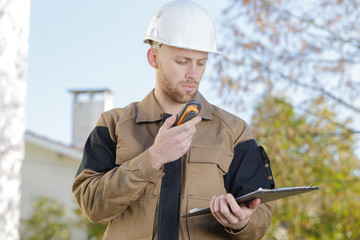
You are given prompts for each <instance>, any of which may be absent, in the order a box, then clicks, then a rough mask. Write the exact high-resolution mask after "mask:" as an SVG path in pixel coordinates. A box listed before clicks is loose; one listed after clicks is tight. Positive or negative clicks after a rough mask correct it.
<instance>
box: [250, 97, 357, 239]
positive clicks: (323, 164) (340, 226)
mask: <svg viewBox="0 0 360 240" xmlns="http://www.w3.org/2000/svg"><path fill="white" fill-rule="evenodd" d="M309 112H310V111H309ZM311 113H313V114H314V115H310V114H298V113H296V112H295V111H294V109H293V107H292V106H291V105H290V104H289V103H288V102H286V101H285V100H284V99H278V98H271V97H268V98H266V100H265V102H264V103H263V104H260V105H259V106H258V107H257V109H256V112H255V114H254V117H253V121H252V129H253V132H254V135H255V138H256V139H258V140H259V144H261V145H263V146H264V147H265V150H266V151H267V153H268V155H269V157H270V159H271V167H272V171H273V174H274V176H275V182H276V185H277V187H286V186H304V185H305V186H306V185H309V184H311V183H313V184H314V185H316V186H320V187H322V189H321V190H320V191H317V192H314V193H308V194H304V195H300V196H296V197H290V198H287V199H282V200H278V201H277V202H276V209H275V211H274V215H273V221H272V225H271V227H270V229H269V232H268V234H267V238H266V239H360V221H359V219H360V201H359V200H360V197H359V196H360V177H359V175H358V171H359V170H360V167H359V159H358V158H356V156H355V153H354V147H353V146H354V133H353V132H351V131H349V130H347V129H345V128H344V127H343V126H342V125H341V124H338V123H336V121H335V120H334V119H335V117H336V115H335V113H333V112H331V111H329V110H328V109H327V108H326V107H324V103H323V102H322V101H317V102H313V104H312V107H311Z"/></svg>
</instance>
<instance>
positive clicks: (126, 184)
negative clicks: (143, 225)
mask: <svg viewBox="0 0 360 240" xmlns="http://www.w3.org/2000/svg"><path fill="white" fill-rule="evenodd" d="M99 122H102V121H101V119H100V120H99ZM111 129H115V128H111V127H110V128H109V127H108V126H98V125H97V126H96V127H95V129H94V130H93V131H92V132H91V134H90V136H89V138H88V140H87V142H86V144H85V147H84V153H83V159H82V162H81V164H80V167H79V170H78V172H77V176H76V178H75V181H74V183H73V187H72V192H73V195H74V197H75V200H76V202H77V203H78V205H79V207H80V208H81V210H82V211H83V213H84V214H85V215H86V216H87V218H88V219H89V220H91V221H93V222H101V223H105V222H108V221H109V220H111V219H113V218H115V217H116V216H117V215H119V214H121V213H122V212H123V211H124V210H125V209H126V208H127V207H128V206H129V205H130V203H131V202H133V201H134V200H136V199H137V198H138V197H139V196H140V195H141V194H142V192H143V191H144V189H145V187H146V185H147V184H149V183H154V182H156V181H158V180H159V179H161V177H162V176H163V173H162V171H160V170H156V169H154V168H153V167H152V165H151V163H150V161H149V160H148V159H149V157H148V151H147V150H145V151H144V152H143V153H141V154H140V155H138V156H136V157H135V158H133V159H129V160H128V161H126V162H125V163H123V164H121V165H117V164H116V141H114V140H112V137H111V136H113V134H112V132H111V131H114V130H111Z"/></svg>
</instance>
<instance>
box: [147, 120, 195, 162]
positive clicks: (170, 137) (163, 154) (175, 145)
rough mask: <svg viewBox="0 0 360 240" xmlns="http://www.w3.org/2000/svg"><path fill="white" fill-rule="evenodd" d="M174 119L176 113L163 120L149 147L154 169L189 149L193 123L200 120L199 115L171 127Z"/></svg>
mask: <svg viewBox="0 0 360 240" xmlns="http://www.w3.org/2000/svg"><path fill="white" fill-rule="evenodd" d="M175 120H176V115H173V116H171V117H169V118H168V119H166V120H165V122H164V124H163V125H162V127H161V128H160V129H159V132H158V133H157V135H156V137H155V140H154V144H153V145H152V146H151V147H150V148H149V154H150V161H151V164H152V166H153V167H154V168H156V169H160V168H161V167H162V166H163V165H164V164H165V163H168V162H173V161H175V160H177V159H179V158H180V157H181V156H183V155H184V154H185V153H186V152H187V151H188V150H189V148H190V145H191V142H192V137H193V136H194V134H195V132H196V128H195V125H196V124H198V123H199V122H201V117H199V116H197V117H195V118H193V119H191V120H190V121H187V122H185V123H184V124H182V125H180V126H176V127H171V126H172V125H173V124H174V122H175Z"/></svg>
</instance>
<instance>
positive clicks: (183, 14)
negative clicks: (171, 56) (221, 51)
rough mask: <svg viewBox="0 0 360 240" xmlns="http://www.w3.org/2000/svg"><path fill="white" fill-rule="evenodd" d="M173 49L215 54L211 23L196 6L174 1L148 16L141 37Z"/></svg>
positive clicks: (181, 0)
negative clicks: (146, 24)
mask: <svg viewBox="0 0 360 240" xmlns="http://www.w3.org/2000/svg"><path fill="white" fill-rule="evenodd" d="M149 40H152V41H156V42H158V43H163V44H166V45H169V46H173V47H179V48H186V49H192V50H198V51H203V52H212V53H218V51H217V48H216V35H215V27H214V23H213V21H212V19H211V17H210V15H209V14H208V13H207V12H206V11H205V10H204V9H203V8H201V7H200V6H199V5H197V4H196V3H194V2H191V1H188V0H175V1H172V2H170V3H167V4H165V5H164V6H162V7H161V8H160V9H159V10H158V11H157V12H156V13H155V14H154V16H153V17H152V19H151V21H150V24H149V27H148V29H147V32H146V34H145V36H144V38H143V41H144V42H145V43H149Z"/></svg>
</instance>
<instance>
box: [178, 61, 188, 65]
mask: <svg viewBox="0 0 360 240" xmlns="http://www.w3.org/2000/svg"><path fill="white" fill-rule="evenodd" d="M176 62H177V63H178V64H181V65H183V64H186V61H176Z"/></svg>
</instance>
